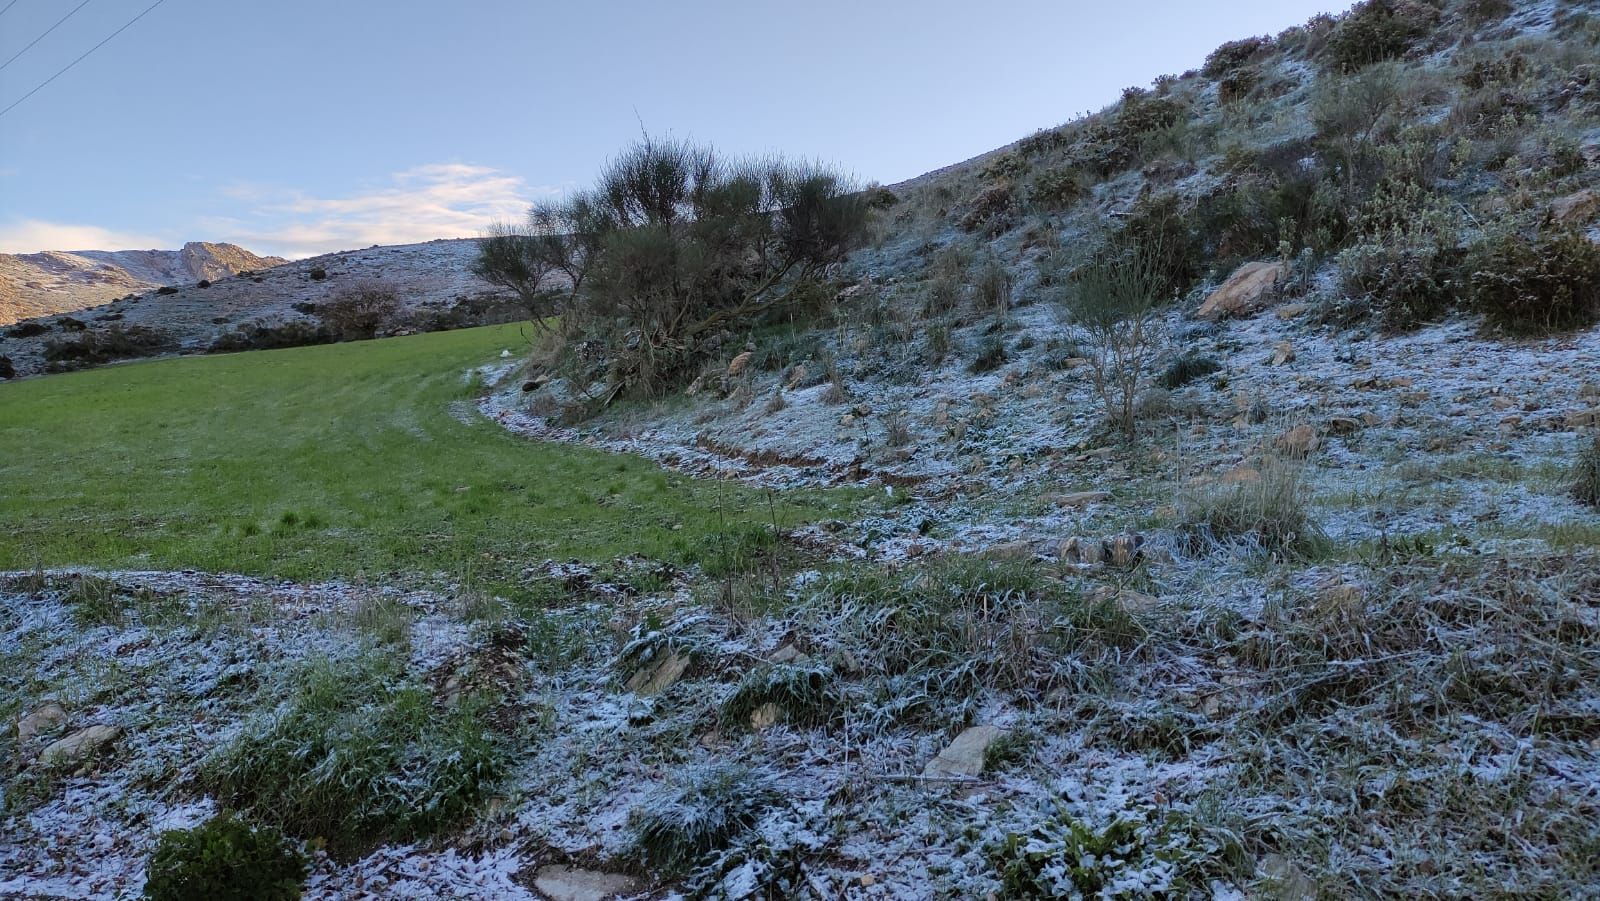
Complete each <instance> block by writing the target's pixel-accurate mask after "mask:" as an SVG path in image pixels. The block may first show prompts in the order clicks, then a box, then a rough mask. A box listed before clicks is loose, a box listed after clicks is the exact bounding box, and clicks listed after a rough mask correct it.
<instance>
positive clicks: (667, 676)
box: [626, 650, 689, 695]
mask: <svg viewBox="0 0 1600 901" xmlns="http://www.w3.org/2000/svg"><path fill="white" fill-rule="evenodd" d="M688 668H689V655H687V654H680V653H678V652H677V651H676V650H671V651H668V652H667V655H666V656H665V657H663V658H661V660H660V661H658V662H657V663H655V664H654V665H648V666H643V667H640V668H639V669H638V670H637V671H636V672H635V673H634V674H633V675H632V676H629V677H628V682H627V685H626V687H627V689H628V690H629V691H631V692H633V693H634V694H640V695H653V694H660V693H661V692H663V691H666V690H667V688H668V687H669V686H671V685H672V684H673V683H674V682H677V681H678V680H679V679H681V678H683V673H684V671H685V670H687V669H688Z"/></svg>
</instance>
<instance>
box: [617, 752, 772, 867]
mask: <svg viewBox="0 0 1600 901" xmlns="http://www.w3.org/2000/svg"><path fill="white" fill-rule="evenodd" d="M776 800H777V793H776V792H775V791H774V790H773V788H772V785H771V782H770V779H769V777H768V776H767V775H766V774H765V773H763V772H761V771H759V770H755V769H752V768H750V767H745V766H740V765H737V764H718V765H715V766H707V767H698V768H695V769H692V770H690V771H689V772H688V773H687V774H686V775H685V776H684V777H683V779H682V780H681V781H680V782H679V783H678V784H676V785H672V786H667V787H664V788H662V789H661V790H659V791H658V792H656V793H655V794H654V795H652V796H651V797H649V798H647V799H646V800H645V801H644V802H643V803H642V804H640V805H639V806H638V807H636V808H635V809H634V810H633V812H632V813H631V814H630V815H629V817H628V821H629V824H630V825H631V826H632V827H633V831H634V837H635V841H636V842H637V843H638V847H639V851H640V854H641V856H642V857H643V858H644V862H645V864H646V865H647V866H650V867H652V868H654V869H657V870H660V871H663V872H667V873H677V872H682V871H684V870H687V869H689V868H690V867H692V866H694V865H695V864H696V863H697V862H698V861H699V860H700V859H701V858H703V857H705V856H706V855H708V854H711V853H713V852H716V851H721V850H723V849H725V848H727V847H728V846H729V844H731V843H732V842H733V841H734V840H735V839H736V838H738V837H739V836H740V835H741V834H742V833H744V832H745V831H746V830H748V829H749V828H750V827H751V826H754V825H755V823H756V820H757V818H759V817H760V816H761V814H762V812H763V811H765V810H766V809H767V808H769V807H771V806H772V804H773V803H774V802H775V801H776Z"/></svg>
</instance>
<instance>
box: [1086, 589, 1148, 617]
mask: <svg viewBox="0 0 1600 901" xmlns="http://www.w3.org/2000/svg"><path fill="white" fill-rule="evenodd" d="M1089 600H1090V601H1091V602H1093V603H1096V604H1103V603H1106V602H1107V601H1109V602H1111V603H1112V604H1115V605H1116V606H1117V609H1119V610H1122V611H1124V612H1126V613H1145V612H1147V611H1150V610H1154V609H1155V608H1157V607H1159V606H1161V599H1160V598H1158V597H1156V596H1155V595H1151V594H1145V593H1144V592H1142V591H1134V590H1133V589H1131V588H1114V587H1112V586H1110V585H1101V586H1100V587H1098V588H1096V589H1095V590H1094V591H1092V592H1090V593H1089Z"/></svg>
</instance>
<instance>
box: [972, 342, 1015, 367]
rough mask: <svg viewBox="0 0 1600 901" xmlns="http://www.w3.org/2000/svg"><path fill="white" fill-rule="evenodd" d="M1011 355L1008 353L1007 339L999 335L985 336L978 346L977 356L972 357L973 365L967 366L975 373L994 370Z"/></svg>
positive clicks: (1002, 364)
mask: <svg viewBox="0 0 1600 901" xmlns="http://www.w3.org/2000/svg"><path fill="white" fill-rule="evenodd" d="M1008 359H1010V357H1009V356H1008V355H1007V354H1006V342H1005V339H1004V338H1002V337H1000V336H999V335H991V336H989V337H988V338H985V339H984V341H983V344H981V345H979V347H978V354H977V356H975V357H973V358H972V365H971V366H969V367H967V368H968V369H969V370H970V371H971V372H972V374H973V375H979V374H982V373H985V372H993V371H995V370H996V369H999V368H1000V367H1001V366H1004V365H1005V364H1006V361H1007V360H1008Z"/></svg>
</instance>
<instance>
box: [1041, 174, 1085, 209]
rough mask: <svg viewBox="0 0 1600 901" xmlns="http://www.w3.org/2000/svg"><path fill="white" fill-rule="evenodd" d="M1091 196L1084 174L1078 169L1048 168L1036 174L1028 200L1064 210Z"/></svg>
mask: <svg viewBox="0 0 1600 901" xmlns="http://www.w3.org/2000/svg"><path fill="white" fill-rule="evenodd" d="M1087 196H1089V188H1088V186H1087V185H1085V184H1084V178H1083V175H1082V174H1081V173H1080V172H1078V170H1076V169H1070V168H1057V169H1046V170H1045V171H1043V172H1040V173H1039V174H1038V175H1036V176H1034V178H1033V184H1032V185H1031V187H1030V188H1029V191H1028V200H1029V202H1030V203H1032V204H1033V205H1034V206H1035V207H1038V208H1041V209H1046V210H1064V209H1067V208H1068V207H1071V206H1072V205H1073V204H1075V203H1077V202H1078V201H1080V200H1082V199H1084V198H1085V197H1087Z"/></svg>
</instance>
